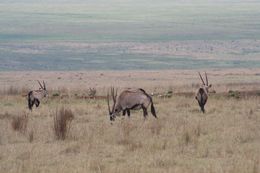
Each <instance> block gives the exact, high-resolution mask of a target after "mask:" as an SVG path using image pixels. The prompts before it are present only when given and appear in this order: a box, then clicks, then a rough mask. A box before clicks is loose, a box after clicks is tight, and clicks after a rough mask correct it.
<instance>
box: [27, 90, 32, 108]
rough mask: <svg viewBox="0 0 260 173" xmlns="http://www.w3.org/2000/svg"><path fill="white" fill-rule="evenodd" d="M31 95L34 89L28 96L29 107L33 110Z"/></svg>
mask: <svg viewBox="0 0 260 173" xmlns="http://www.w3.org/2000/svg"><path fill="white" fill-rule="evenodd" d="M31 95H32V91H30V92H29V93H28V98H27V101H28V108H29V109H30V110H32V107H33V100H31Z"/></svg>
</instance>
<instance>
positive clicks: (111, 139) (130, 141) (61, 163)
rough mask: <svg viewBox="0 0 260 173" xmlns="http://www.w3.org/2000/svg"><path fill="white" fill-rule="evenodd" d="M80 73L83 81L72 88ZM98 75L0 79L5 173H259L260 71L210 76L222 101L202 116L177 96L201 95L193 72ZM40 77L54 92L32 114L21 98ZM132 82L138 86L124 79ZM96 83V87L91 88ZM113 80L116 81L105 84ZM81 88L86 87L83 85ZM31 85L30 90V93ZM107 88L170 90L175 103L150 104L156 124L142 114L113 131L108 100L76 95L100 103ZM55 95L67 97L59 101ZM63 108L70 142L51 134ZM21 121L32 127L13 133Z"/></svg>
mask: <svg viewBox="0 0 260 173" xmlns="http://www.w3.org/2000/svg"><path fill="white" fill-rule="evenodd" d="M27 73H28V74H27ZM81 73H82V76H81V77H82V78H83V79H81V80H79V79H77V81H74V80H73V81H69V79H70V78H72V77H75V75H80V74H81ZM100 73H103V72H71V73H69V72H62V73H60V72H47V73H43V72H23V73H17V72H5V73H1V78H0V82H1V87H2V88H1V94H0V98H1V99H0V110H1V112H0V151H1V152H0V172H5V173H7V172H26V173H28V172H65V173H66V172H99V173H100V172H129V173H130V172H131V173H132V172H176V173H178V172H180V173H189V172H192V173H194V172H197V173H208V172H213V173H214V172H215V173H219V172H225V173H251V172H252V173H259V172H260V167H259V161H260V157H259V156H260V126H259V124H260V96H259V94H260V93H259V90H260V88H259V83H258V81H259V75H258V74H259V69H255V70H243V69H241V70H237V71H233V72H232V71H228V70H226V71H210V70H209V79H210V82H211V83H212V84H213V89H214V90H216V92H217V94H211V95H210V98H209V101H208V103H207V105H206V113H205V114H202V113H201V112H200V111H199V107H198V105H197V103H196V101H195V99H194V96H188V95H187V96H184V95H178V94H177V93H179V92H187V91H195V90H196V86H198V85H197V84H198V83H199V82H200V81H199V79H198V77H197V76H196V73H195V72H194V71H152V72H148V71H146V72H140V71H139V72H138V71H130V72H122V73H118V72H112V71H110V72H108V73H104V74H103V75H101V76H103V77H104V79H103V80H100V79H99V78H98V76H100ZM38 75H39V76H40V79H44V80H45V81H46V82H47V87H48V86H49V89H50V92H49V98H48V99H45V100H43V102H42V103H41V105H40V108H39V109H37V110H36V109H34V110H33V111H32V112H30V111H28V109H27V106H26V99H25V98H24V97H22V95H23V94H24V90H27V89H29V88H30V89H33V88H38V86H37V85H35V83H36V82H35V80H32V79H31V78H32V77H33V79H35V78H36V76H38ZM95 75H96V76H95ZM128 75H132V77H133V79H129V78H126V79H125V78H124V77H125V76H128ZM26 76H27V77H26ZM47 76H48V77H49V79H47ZM108 76H109V77H108ZM138 76H139V78H138ZM21 77H22V78H21ZM57 77H60V79H59V80H57ZM92 78H96V79H97V80H96V81H95V80H93V81H95V82H96V83H97V85H93V84H92V83H90V81H91V80H92ZM109 78H112V79H113V81H111V83H109V84H108V79H109ZM116 78H117V79H118V80H115V79H116ZM135 78H136V80H135ZM192 78H195V79H193V80H191V79H192ZM18 79H23V81H21V82H20V81H19V80H18ZM55 79H56V80H55ZM90 79H91V80H90ZM169 79H172V80H174V81H176V82H171V81H170V80H169ZM30 80H32V81H30ZM167 80H168V81H170V83H167V82H166V81H167ZM66 81H68V82H66ZM78 81H86V83H85V84H84V83H83V82H82V83H80V85H78V83H77V82H78ZM27 82H29V84H32V85H33V87H29V86H28V85H25V84H26V83H27ZM69 83H71V84H70V85H69ZM138 83H139V84H140V85H137V84H138ZM174 83H175V84H174ZM130 84H131V85H130ZM110 85H114V86H116V87H119V88H120V89H122V88H125V87H127V86H134V85H135V86H140V87H144V88H145V89H147V90H148V91H149V92H156V91H158V92H163V91H168V90H169V89H172V90H173V91H174V94H173V96H172V97H171V98H158V97H153V99H154V102H155V108H156V110H157V114H158V117H159V119H158V120H156V119H155V118H153V117H152V116H151V114H149V116H148V119H147V120H145V121H144V120H143V117H142V112H141V111H140V112H139V111H137V112H134V113H132V115H131V118H130V119H129V118H127V117H118V118H117V119H116V121H115V122H114V123H113V124H111V123H110V121H109V117H108V115H107V114H108V113H107V105H106V102H105V100H88V99H80V98H78V97H76V95H75V93H79V94H83V93H84V91H86V90H87V89H88V87H96V88H97V89H98V94H100V95H103V94H104V93H106V91H107V89H108V88H109V87H110ZM184 86H187V87H184ZM8 88H9V89H8ZM10 88H13V89H10ZM156 89H157V90H156ZM229 90H239V91H240V90H241V91H242V90H254V91H256V92H255V95H252V96H245V97H233V96H229V97H228V96H227V95H226V94H225V93H227V91H229ZM16 91H17V92H16ZM57 92H58V93H59V95H62V94H67V95H68V97H65V98H62V97H59V96H57V97H56V96H55V93H57ZM218 93H219V94H218ZM223 93H224V94H223ZM61 107H65V108H67V109H70V110H71V111H72V113H73V115H74V119H73V120H72V122H71V124H70V131H69V133H68V136H67V137H66V139H65V140H58V139H57V138H56V137H55V135H54V129H53V127H54V122H53V119H54V116H55V114H56V112H57V110H59V109H60V108H61ZM24 114H27V116H28V119H27V121H28V122H27V123H26V124H27V126H24V128H22V129H21V130H20V131H19V130H18V131H15V130H14V119H15V117H19V116H22V115H24Z"/></svg>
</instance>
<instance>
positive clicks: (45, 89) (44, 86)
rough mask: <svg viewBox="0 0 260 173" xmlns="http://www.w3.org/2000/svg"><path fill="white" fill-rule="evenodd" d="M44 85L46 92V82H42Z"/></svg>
mask: <svg viewBox="0 0 260 173" xmlns="http://www.w3.org/2000/svg"><path fill="white" fill-rule="evenodd" d="M42 83H43V87H44V89H45V90H46V85H45V82H44V80H43V81H42Z"/></svg>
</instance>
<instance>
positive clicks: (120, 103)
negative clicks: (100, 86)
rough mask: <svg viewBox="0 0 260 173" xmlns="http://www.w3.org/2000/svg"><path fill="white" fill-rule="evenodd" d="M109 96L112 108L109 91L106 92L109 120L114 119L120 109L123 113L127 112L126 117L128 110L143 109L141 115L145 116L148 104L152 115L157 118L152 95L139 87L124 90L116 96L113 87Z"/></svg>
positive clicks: (128, 113)
mask: <svg viewBox="0 0 260 173" xmlns="http://www.w3.org/2000/svg"><path fill="white" fill-rule="evenodd" d="M111 96H112V99H113V106H112V110H111V109H110V104H109V93H108V94H107V104H108V111H109V117H110V120H111V121H114V120H115V118H116V116H117V115H119V113H120V112H121V111H123V115H125V114H126V113H127V115H128V117H130V110H139V109H143V116H144V118H146V116H147V115H148V113H147V109H148V107H149V106H150V105H151V113H152V115H153V116H154V117H155V118H157V116H156V112H155V108H154V105H153V100H152V97H151V96H150V95H148V94H147V93H146V92H145V91H144V90H143V89H141V88H139V89H127V90H124V91H122V92H121V94H120V95H119V97H118V98H117V90H116V91H115V89H114V88H111Z"/></svg>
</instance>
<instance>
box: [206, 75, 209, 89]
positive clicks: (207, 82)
mask: <svg viewBox="0 0 260 173" xmlns="http://www.w3.org/2000/svg"><path fill="white" fill-rule="evenodd" d="M205 77H206V84H207V86H208V85H209V81H208V75H207V73H206V72H205Z"/></svg>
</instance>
